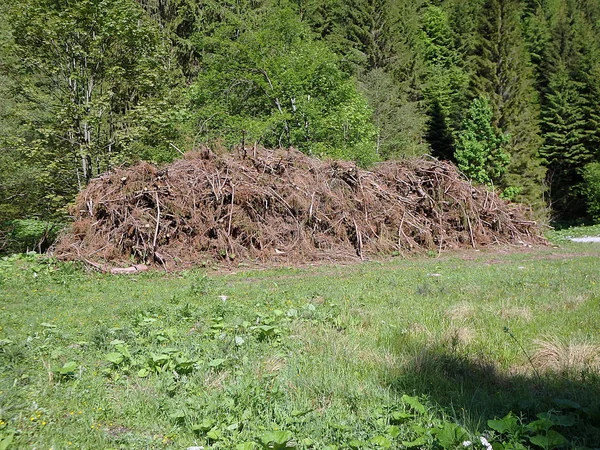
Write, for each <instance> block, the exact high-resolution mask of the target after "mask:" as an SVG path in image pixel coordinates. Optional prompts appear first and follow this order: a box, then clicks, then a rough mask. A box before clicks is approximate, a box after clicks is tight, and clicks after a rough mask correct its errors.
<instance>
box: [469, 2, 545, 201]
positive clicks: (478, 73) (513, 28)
mask: <svg viewBox="0 0 600 450" xmlns="http://www.w3.org/2000/svg"><path fill="white" fill-rule="evenodd" d="M480 14H481V15H480V22H479V42H478V43H477V45H476V46H475V49H474V52H475V53H474V55H473V56H474V57H473V59H472V67H473V74H474V75H473V77H472V89H473V91H474V92H475V93H477V95H487V96H489V98H490V105H491V108H492V110H493V115H494V126H495V127H496V128H497V129H498V130H499V132H501V133H502V134H505V135H507V136H509V141H508V143H507V145H506V150H507V152H508V153H509V154H510V155H511V162H510V164H509V165H508V167H507V172H506V176H505V177H504V179H503V180H502V182H501V185H502V186H504V187H511V188H512V189H513V191H514V190H515V189H516V190H517V191H518V192H519V194H518V195H517V196H516V199H517V200H519V201H522V202H526V203H529V204H531V205H532V206H533V207H534V208H535V209H536V210H539V211H542V210H543V208H544V200H543V195H544V189H543V180H544V175H545V170H544V168H543V166H542V164H541V158H540V156H539V149H540V147H541V144H542V141H541V138H540V129H539V105H538V97H537V94H536V91H535V87H534V81H535V80H534V77H533V71H532V66H531V64H530V61H529V55H528V52H527V49H526V47H525V44H524V39H523V31H522V28H521V14H522V10H521V6H520V4H519V2H517V1H516V0H486V1H485V2H484V5H483V8H482V10H481V13H480Z"/></svg>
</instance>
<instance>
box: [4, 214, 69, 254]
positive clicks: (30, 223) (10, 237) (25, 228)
mask: <svg viewBox="0 0 600 450" xmlns="http://www.w3.org/2000/svg"><path fill="white" fill-rule="evenodd" d="M61 228H62V224H59V223H55V222H47V221H43V220H38V219H23V220H9V221H6V222H2V223H0V254H11V253H23V252H26V251H30V250H34V251H37V252H40V253H41V252H44V251H46V250H47V249H48V247H50V246H51V245H52V243H53V242H54V241H55V240H56V237H57V235H58V232H59V231H60V229H61Z"/></svg>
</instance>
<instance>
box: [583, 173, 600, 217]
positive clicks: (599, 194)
mask: <svg viewBox="0 0 600 450" xmlns="http://www.w3.org/2000/svg"><path fill="white" fill-rule="evenodd" d="M582 175H583V180H584V183H583V186H582V191H583V194H584V196H585V198H586V202H587V211H588V214H589V215H590V216H591V217H592V219H593V220H594V222H595V223H600V163H597V162H594V163H590V164H587V165H586V166H585V167H584V168H583V173H582Z"/></svg>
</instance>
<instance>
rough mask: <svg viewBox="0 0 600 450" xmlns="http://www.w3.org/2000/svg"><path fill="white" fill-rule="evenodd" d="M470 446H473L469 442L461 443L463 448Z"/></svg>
mask: <svg viewBox="0 0 600 450" xmlns="http://www.w3.org/2000/svg"><path fill="white" fill-rule="evenodd" d="M471 445H473V443H472V442H471V441H463V443H462V446H463V447H469V446H471Z"/></svg>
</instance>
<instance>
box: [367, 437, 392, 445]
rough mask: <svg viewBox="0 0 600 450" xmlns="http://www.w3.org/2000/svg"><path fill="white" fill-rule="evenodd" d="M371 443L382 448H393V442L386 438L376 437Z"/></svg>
mask: <svg viewBox="0 0 600 450" xmlns="http://www.w3.org/2000/svg"><path fill="white" fill-rule="evenodd" d="M371 442H372V443H373V444H375V445H378V446H379V447H382V448H390V447H391V446H392V441H390V440H389V439H388V438H386V437H385V436H375V437H374V438H373V439H371Z"/></svg>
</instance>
